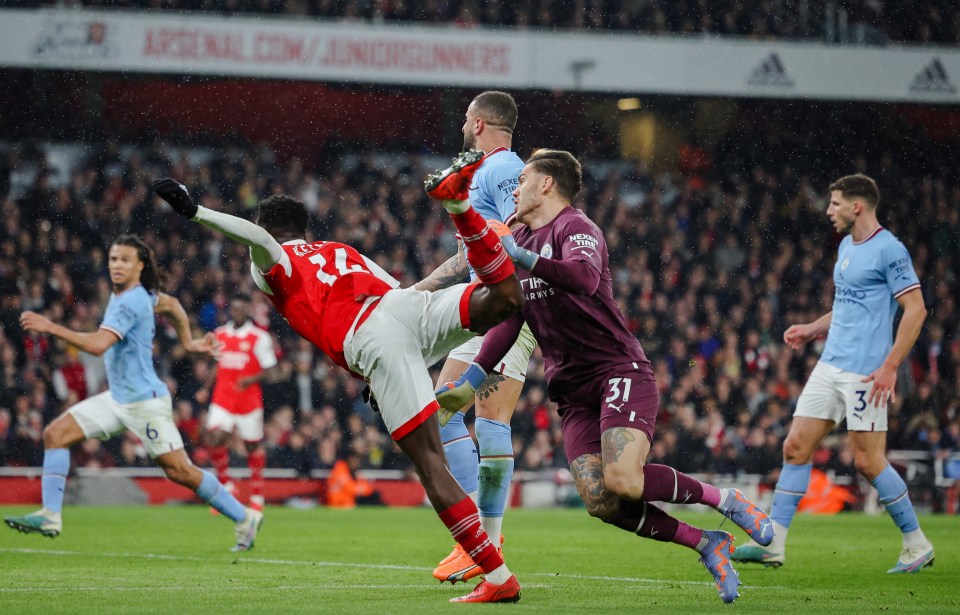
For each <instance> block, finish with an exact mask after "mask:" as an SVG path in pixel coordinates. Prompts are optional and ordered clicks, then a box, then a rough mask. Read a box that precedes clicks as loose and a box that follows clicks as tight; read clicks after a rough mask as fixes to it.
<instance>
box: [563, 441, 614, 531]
mask: <svg viewBox="0 0 960 615" xmlns="http://www.w3.org/2000/svg"><path fill="white" fill-rule="evenodd" d="M570 472H571V473H572V474H573V482H574V484H575V485H576V487H577V492H578V493H579V494H580V499H582V500H583V504H584V506H586V508H587V512H588V513H590V516H591V517H597V518H599V519H603V520H607V519H611V518H612V517H613V515H614V513H616V511H617V507H618V506H619V502H618V499H617V497H616V496H614V495H613V494H612V493H611V492H610V491H609V490H607V488H606V487H605V486H604V484H603V461H602V460H601V458H600V456H599V455H581V456H579V457H577V458H576V459H574V460H573V461H572V462H571V463H570Z"/></svg>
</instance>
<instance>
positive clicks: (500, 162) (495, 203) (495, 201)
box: [469, 148, 524, 279]
mask: <svg viewBox="0 0 960 615" xmlns="http://www.w3.org/2000/svg"><path fill="white" fill-rule="evenodd" d="M523 167H524V163H523V160H521V159H520V156H517V154H516V153H515V152H513V151H511V150H508V149H506V148H498V149H495V150H493V151H491V152H490V153H488V154H487V157H486V159H485V160H484V161H483V164H481V165H480V168H479V169H477V172H476V173H475V174H474V176H473V181H472V182H470V196H469V200H470V205H471V206H472V207H473V208H474V209H475V210H476V211H477V213H479V214H480V215H481V216H483V219H484V220H499V221H500V222H506V220H507V218H509V217H510V216H512V215H513V212H515V211H516V209H517V206H516V205H515V204H514V203H513V191H514V190H516V189H517V186H519V185H520V172H521V171H523ZM470 277H471V279H472V278H474V277H475V275H474V273H473V267H471V268H470Z"/></svg>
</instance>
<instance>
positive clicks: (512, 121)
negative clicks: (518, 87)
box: [473, 90, 517, 134]
mask: <svg viewBox="0 0 960 615" xmlns="http://www.w3.org/2000/svg"><path fill="white" fill-rule="evenodd" d="M473 108H474V110H475V111H476V113H477V115H478V116H479V117H480V118H482V119H483V121H484V122H486V123H487V124H490V125H491V126H494V127H496V128H499V129H500V130H503V131H505V132H509V133H510V134H513V129H514V128H516V127H517V103H516V101H515V100H513V96H510V95H509V94H507V93H506V92H499V91H497V90H488V91H486V92H482V93H480V94H478V95H477V97H476V98H474V99H473Z"/></svg>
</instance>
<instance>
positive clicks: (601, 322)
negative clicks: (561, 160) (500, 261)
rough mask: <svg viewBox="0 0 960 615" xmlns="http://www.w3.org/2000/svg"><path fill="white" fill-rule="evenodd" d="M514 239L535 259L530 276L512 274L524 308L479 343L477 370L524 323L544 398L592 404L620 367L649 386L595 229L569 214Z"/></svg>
mask: <svg viewBox="0 0 960 615" xmlns="http://www.w3.org/2000/svg"><path fill="white" fill-rule="evenodd" d="M514 237H515V238H516V241H517V245H519V246H521V247H524V248H526V249H528V250H531V251H533V252H536V253H537V254H539V255H540V259H539V260H538V261H537V264H536V265H535V266H534V267H533V271H531V272H528V271H524V270H523V269H520V268H517V277H518V278H519V279H520V284H521V286H522V287H523V293H524V295H525V297H526V300H527V302H526V304H525V305H524V308H523V311H522V313H521V315H517V316H514V317H513V318H511V319H508V320H507V321H505V322H503V323H502V324H500V325H498V326H497V327H495V328H493V329H492V330H490V331H489V332H488V333H487V334H486V335H485V336H484V342H483V348H482V350H481V352H480V354H478V355H477V359H476V361H477V363H478V364H479V365H480V366H481V367H483V368H484V369H485V370H487V371H488V372H489V371H490V370H491V369H492V368H493V366H495V365H496V364H497V362H498V361H499V360H500V359H501V358H502V357H503V356H504V355H505V354H506V352H507V350H508V349H509V348H510V345H512V343H513V341H514V340H515V339H516V335H517V333H518V332H519V330H520V327H521V326H522V324H523V323H522V321H523V320H526V322H527V323H528V324H529V325H530V330H531V331H532V332H533V335H534V337H536V339H537V343H539V344H540V350H541V352H542V353H543V358H544V368H545V370H546V378H547V384H548V387H549V393H550V398H551V399H553V400H554V401H556V402H558V403H580V404H583V403H586V404H589V405H594V404H597V403H598V401H599V400H597V399H596V395H595V391H596V383H597V381H598V379H603V378H604V377H605V376H606V375H607V374H609V373H611V372H616V371H618V370H621V369H623V366H624V365H630V364H636V368H637V369H639V370H640V371H641V373H645V374H649V377H650V380H653V379H654V376H653V370H652V368H651V366H650V361H649V360H648V359H647V355H646V354H645V353H644V352H643V348H641V346H640V342H639V341H637V338H636V337H634V336H633V335H632V334H631V333H630V331H629V330H628V329H627V326H626V322H625V321H624V318H623V314H621V313H620V309H619V307H618V306H617V304H616V302H615V301H614V299H613V282H612V279H611V276H610V267H609V255H608V253H607V243H606V241H604V239H603V233H602V232H601V231H600V229H599V228H598V227H597V225H596V224H594V223H593V221H591V220H590V219H589V218H588V217H587V216H586V215H584V213H583V212H581V211H580V210H578V209H574V208H573V207H569V208H567V209H564V210H563V211H562V212H561V213H560V214H559V215H557V217H556V218H554V219H553V221H551V222H550V223H549V224H547V225H546V226H543V227H541V228H539V229H537V230H535V231H532V230H530V228H529V227H527V226H521V227H520V228H518V229H517V231H516V232H515V233H514Z"/></svg>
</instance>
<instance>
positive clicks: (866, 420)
mask: <svg viewBox="0 0 960 615" xmlns="http://www.w3.org/2000/svg"><path fill="white" fill-rule="evenodd" d="M864 378H866V376H864V375H862V374H854V373H853V372H845V371H843V370H842V369H840V368H838V367H833V366H832V365H827V364H826V363H823V362H817V366H816V367H814V368H813V372H812V373H811V374H810V379H809V380H807V384H806V385H805V386H804V387H803V392H802V393H800V398H799V399H798V400H797V409H796V410H795V411H794V413H793V416H805V417H807V418H812V419H823V420H825V421H833V422H834V423H836V424H838V425H839V424H840V423H841V422H842V421H843V420H844V419H846V420H847V431H886V430H887V405H886V401H884V402H881V403H882V405H880V406H875V405H872V404H870V402H869V401H868V400H869V399H870V391H871V390H872V389H873V383H872V382H861V381H862V380H863V379H864Z"/></svg>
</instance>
